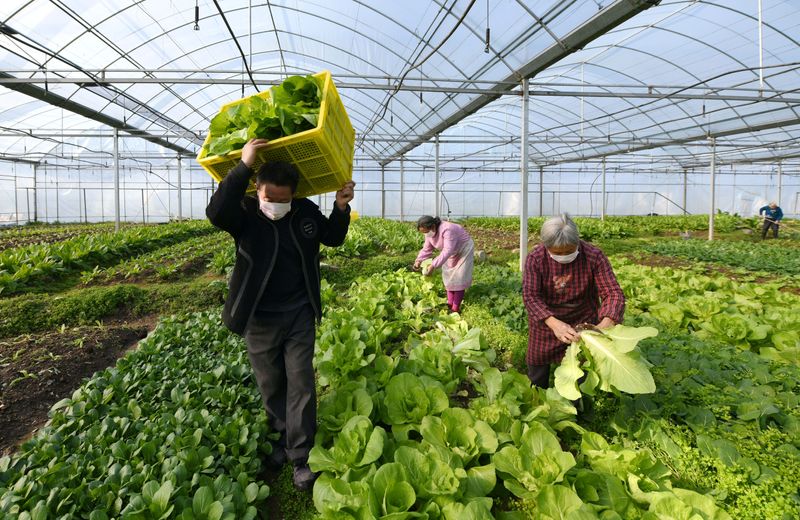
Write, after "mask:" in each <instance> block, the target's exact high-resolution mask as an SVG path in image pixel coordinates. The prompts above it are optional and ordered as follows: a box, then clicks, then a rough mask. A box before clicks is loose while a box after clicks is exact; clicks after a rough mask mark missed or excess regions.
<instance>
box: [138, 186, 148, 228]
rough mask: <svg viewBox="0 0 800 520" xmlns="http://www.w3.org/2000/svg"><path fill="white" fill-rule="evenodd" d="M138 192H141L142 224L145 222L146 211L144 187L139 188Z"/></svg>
mask: <svg viewBox="0 0 800 520" xmlns="http://www.w3.org/2000/svg"><path fill="white" fill-rule="evenodd" d="M139 193H141V194H142V224H147V213H145V209H144V188H142V189H141V190H139Z"/></svg>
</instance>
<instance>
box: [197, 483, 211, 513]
mask: <svg viewBox="0 0 800 520" xmlns="http://www.w3.org/2000/svg"><path fill="white" fill-rule="evenodd" d="M212 502H214V491H213V490H212V489H211V488H210V487H208V486H203V487H201V488H198V490H197V491H195V492H194V498H193V499H192V511H193V512H194V514H195V516H199V517H203V516H207V515H208V512H209V511H210V510H211V504H212Z"/></svg>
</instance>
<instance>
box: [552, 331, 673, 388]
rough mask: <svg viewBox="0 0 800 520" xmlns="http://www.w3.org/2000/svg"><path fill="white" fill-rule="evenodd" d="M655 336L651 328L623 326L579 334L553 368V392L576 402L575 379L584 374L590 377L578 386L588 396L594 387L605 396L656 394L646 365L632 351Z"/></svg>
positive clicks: (642, 359)
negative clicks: (613, 394) (618, 393)
mask: <svg viewBox="0 0 800 520" xmlns="http://www.w3.org/2000/svg"><path fill="white" fill-rule="evenodd" d="M657 334H658V331H657V330H656V329H654V328H653V327H639V328H636V327H626V326H625V325H616V326H614V327H612V328H610V329H607V330H604V331H603V332H595V331H584V332H582V333H581V338H580V340H579V341H578V342H576V343H573V344H572V345H570V347H569V348H568V349H567V352H566V354H565V355H564V359H563V360H562V362H561V365H559V366H558V368H556V372H555V376H556V382H555V386H556V389H557V390H558V392H559V393H560V394H561V395H563V396H564V397H566V398H567V399H578V398H579V397H580V396H581V392H580V391H579V390H578V385H577V383H578V379H579V378H580V377H581V376H583V373H584V371H586V372H590V373H591V374H592V376H591V377H587V379H586V381H585V382H584V383H583V384H581V390H583V391H584V392H586V393H588V394H590V395H592V394H593V393H594V390H595V387H597V386H599V388H600V389H601V390H603V391H605V392H610V391H612V389H614V390H618V391H621V392H627V393H629V394H649V393H653V392H655V390H656V386H655V382H654V381H653V376H652V374H651V373H650V369H649V364H648V363H647V361H646V360H645V359H644V358H643V357H642V356H641V354H640V353H639V352H638V351H637V350H635V349H636V345H637V343H638V342H639V341H640V340H642V339H644V338H650V337H653V336H655V335H657ZM581 354H582V355H583V356H584V357H585V360H583V361H580V355H581Z"/></svg>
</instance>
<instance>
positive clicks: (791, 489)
mask: <svg viewBox="0 0 800 520" xmlns="http://www.w3.org/2000/svg"><path fill="white" fill-rule="evenodd" d="M620 263H622V264H623V265H620ZM615 264H617V268H616V271H617V274H618V277H619V278H620V283H621V284H622V285H623V288H624V289H625V290H626V293H628V298H629V300H628V303H629V311H628V314H627V318H626V322H627V323H631V324H637V325H655V326H657V327H658V328H659V329H660V331H661V332H660V334H659V336H658V337H657V338H654V339H648V340H644V341H643V342H642V351H643V353H644V354H645V356H646V357H647V359H648V361H649V362H650V363H652V365H653V366H652V374H653V376H654V381H655V386H656V391H655V392H654V393H652V394H642V395H635V396H634V395H625V394H622V395H621V396H620V399H618V400H617V399H615V400H613V402H612V403H610V404H609V402H608V400H607V399H606V400H603V399H600V401H599V403H600V406H601V407H603V406H604V407H605V408H606V411H605V416H603V415H604V414H602V413H598V416H599V418H600V420H599V421H598V422H597V423H596V429H597V430H598V431H600V432H603V433H604V434H605V435H606V436H607V437H608V438H615V436H616V438H618V439H619V442H621V443H623V444H626V445H643V446H648V447H649V448H651V449H652V450H653V451H654V452H655V453H657V454H658V456H659V458H660V459H661V460H662V461H664V463H665V464H666V465H667V466H668V467H669V468H670V469H671V470H672V471H673V474H674V475H675V476H676V477H677V478H678V482H680V483H681V484H682V485H687V486H689V487H692V488H694V489H702V490H708V492H709V493H710V494H711V495H712V496H714V497H715V498H716V499H717V500H718V501H719V502H721V503H722V504H723V505H724V507H725V508H726V509H727V510H728V511H729V512H730V513H731V514H732V516H733V517H734V518H752V519H758V518H780V519H787V520H788V519H789V518H795V517H797V516H798V515H800V496H798V493H797V489H799V488H800V485H799V484H800V482H798V480H797V479H798V476H797V475H798V474H800V473H798V470H800V442H798V439H800V397H798V394H800V383H798V381H800V368H798V367H800V364H799V363H797V362H796V358H795V362H794V363H785V362H783V361H785V360H783V359H782V361H781V362H779V363H775V362H774V361H772V360H770V359H765V357H763V356H760V355H758V354H757V353H755V352H753V351H751V350H749V349H742V348H739V347H737V346H734V344H732V343H737V342H728V341H720V339H719V338H716V339H715V337H714V336H706V335H704V334H702V333H699V331H695V330H694V329H692V328H691V327H687V326H686V325H687V324H685V323H684V327H683V329H682V330H681V329H679V328H678V327H677V326H665V325H664V324H663V323H662V322H661V321H659V320H658V319H656V314H658V313H655V314H653V313H650V312H643V311H642V310H641V308H637V306H639V305H642V302H639V301H638V300H637V299H636V295H635V294H631V292H633V293H636V290H634V289H631V288H632V287H636V288H639V287H641V286H644V288H642V289H641V292H642V293H646V292H647V291H648V289H647V288H646V286H647V285H648V284H651V283H652V284H655V285H658V286H661V285H663V284H664V283H665V282H664V281H663V279H668V280H672V277H673V276H678V277H679V278H678V279H680V276H682V275H684V274H685V273H679V272H674V271H672V270H663V269H652V268H645V269H643V270H640V267H641V266H634V265H630V264H627V263H624V262H619V261H618V260H617V259H615ZM629 270H630V272H628V271H629ZM687 276H689V279H691V280H694V281H692V282H689V286H690V287H693V288H694V290H695V291H696V292H694V293H693V294H690V291H691V288H690V287H689V286H686V285H685V284H684V293H683V294H684V297H688V298H692V303H691V304H690V305H689V306H690V307H693V306H694V305H698V304H699V303H700V301H701V300H702V298H705V297H708V293H707V291H709V292H710V293H711V294H714V292H713V291H711V290H712V289H719V288H722V289H723V290H724V288H728V289H730V288H734V289H735V288H736V287H738V284H734V283H732V282H730V280H727V279H724V278H722V277H717V278H709V277H701V278H699V279H697V278H696V277H695V276H694V275H687ZM476 280H478V283H477V284H476V285H475V286H474V287H473V290H474V292H471V293H470V294H468V299H467V301H468V302H469V301H470V300H472V301H474V302H475V304H476V305H480V306H482V307H489V308H490V307H493V306H494V305H495V304H498V305H502V306H513V305H514V304H515V302H516V305H518V306H520V307H521V306H522V298H521V292H520V291H521V284H520V281H519V273H515V272H514V269H513V268H511V267H508V268H506V267H502V266H491V265H481V266H479V267H478V268H477V269H476ZM648 280H650V281H648ZM711 283H715V284H718V285H714V286H712V285H709V284H711ZM742 292H743V294H742V295H741V296H745V298H748V299H749V300H750V301H752V299H753V298H754V296H755V295H754V294H753V293H758V297H759V298H762V299H761V301H760V303H761V305H764V306H767V309H766V310H764V313H766V314H768V315H769V314H772V313H775V312H778V313H780V314H781V315H782V316H784V318H785V319H789V320H791V319H793V316H794V314H796V312H795V313H792V311H791V309H792V308H793V307H792V306H793V305H794V306H796V305H797V299H796V297H792V296H790V295H783V293H781V292H780V289H779V288H777V287H772V288H766V289H765V288H764V287H763V286H752V285H745V286H743V291H742ZM735 294H736V292H735V291H734V292H732V293H729V294H728V296H727V298H730V299H732V300H733V301H734V302H737V301H738V302H740V303H741V302H742V301H743V300H742V298H741V296H740V298H739V299H738V300H737V299H735V297H734V295H735ZM698 295H700V297H699V298H695V296H698ZM779 295H782V296H779ZM670 298H675V296H674V294H671V293H670V294H665V293H662V294H661V295H656V296H655V297H653V298H652V302H651V303H652V304H654V305H658V304H659V303H658V301H659V300H660V301H666V300H668V299H670ZM776 298H778V299H779V301H776ZM784 298H786V301H784ZM672 301H676V302H677V304H678V305H680V304H681V301H682V300H681V299H677V300H675V299H673V300H672ZM784 308H788V312H784ZM736 313H738V311H737V312H736ZM682 315H683V314H682ZM687 315H688V312H687ZM496 317H497V320H498V322H499V323H502V324H503V325H504V326H505V327H508V328H509V329H510V330H513V331H520V330H523V329H526V324H525V316H524V311H523V313H522V314H521V315H518V316H516V317H515V315H510V316H508V317H507V316H505V315H504V314H500V313H498V314H497V315H496ZM681 319H683V318H681ZM666 321H668V322H669V319H666ZM778 341H780V339H779V340H778ZM570 350H574V348H571V349H570ZM567 359H570V357H569V356H568V357H567ZM565 367H566V364H564V365H562V367H560V368H559V370H560V371H562V372H563V371H564V370H565ZM557 375H558V373H557ZM556 384H558V377H557V379H556Z"/></svg>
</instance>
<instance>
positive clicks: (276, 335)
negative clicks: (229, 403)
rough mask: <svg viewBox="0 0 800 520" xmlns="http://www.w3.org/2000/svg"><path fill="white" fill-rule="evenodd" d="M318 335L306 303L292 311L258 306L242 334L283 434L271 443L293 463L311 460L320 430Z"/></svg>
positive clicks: (271, 415) (275, 427)
mask: <svg viewBox="0 0 800 520" xmlns="http://www.w3.org/2000/svg"><path fill="white" fill-rule="evenodd" d="M314 335H315V317H314V311H313V309H312V307H311V304H309V303H306V304H303V305H302V306H300V307H298V308H296V309H292V310H288V311H280V312H260V311H257V312H256V313H255V315H253V317H252V319H251V323H250V325H249V327H248V331H247V333H246V334H245V337H244V339H245V342H246V343H247V356H248V357H249V358H250V364H251V365H252V366H253V372H254V373H255V377H256V383H257V384H258V389H259V391H260V392H261V398H262V399H263V401H264V407H265V408H266V410H267V418H268V419H269V425H270V428H271V429H272V430H274V431H278V432H280V434H281V439H280V441H278V442H277V443H275V445H274V446H273V447H274V448H276V449H278V450H280V449H283V447H284V446H285V449H286V455H287V457H288V458H289V460H290V461H292V462H293V463H295V464H301V463H305V462H306V461H307V460H308V453H309V451H310V450H311V447H312V446H313V445H314V434H315V433H316V429H317V395H316V389H315V386H314V385H315V383H314V367H313V365H312V360H313V359H314ZM273 457H276V458H278V457H280V454H276V453H275V452H273Z"/></svg>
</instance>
